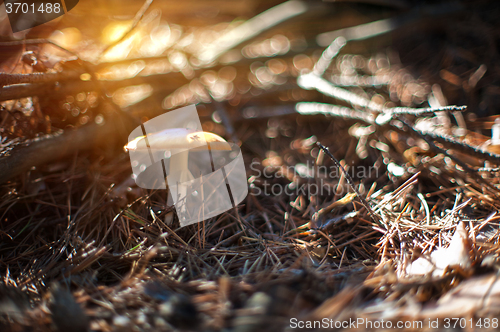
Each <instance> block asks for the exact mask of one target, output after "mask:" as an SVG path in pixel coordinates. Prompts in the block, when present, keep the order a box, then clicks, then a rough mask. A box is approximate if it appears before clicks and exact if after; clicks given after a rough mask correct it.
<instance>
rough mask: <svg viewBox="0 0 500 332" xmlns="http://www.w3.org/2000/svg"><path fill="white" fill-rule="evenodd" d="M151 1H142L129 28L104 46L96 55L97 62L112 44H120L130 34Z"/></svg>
mask: <svg viewBox="0 0 500 332" xmlns="http://www.w3.org/2000/svg"><path fill="white" fill-rule="evenodd" d="M152 3H153V0H146V1H144V4H143V5H142V7H141V8H140V9H139V11H138V12H137V13H136V14H135V17H134V20H133V22H132V25H131V26H130V28H129V29H128V31H127V32H126V33H124V34H123V35H122V37H121V38H120V39H118V40H116V41H115V42H113V43H111V44H109V45H108V46H106V47H105V48H104V50H103V51H102V52H101V54H99V56H98V57H97V62H99V61H100V60H101V59H102V57H103V56H104V55H105V54H106V52H107V51H109V50H110V49H111V48H113V47H114V46H116V45H118V44H120V43H121V42H122V41H124V40H125V39H126V38H127V37H128V36H130V34H131V33H132V32H133V31H134V29H135V28H136V27H137V24H139V22H140V21H141V19H142V17H143V16H144V13H145V12H146V11H147V10H148V8H149V6H150V5H151V4H152Z"/></svg>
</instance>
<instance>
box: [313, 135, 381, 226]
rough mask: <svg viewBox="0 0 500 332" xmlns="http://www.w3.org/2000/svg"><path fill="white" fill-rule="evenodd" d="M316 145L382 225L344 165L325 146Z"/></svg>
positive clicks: (374, 218)
mask: <svg viewBox="0 0 500 332" xmlns="http://www.w3.org/2000/svg"><path fill="white" fill-rule="evenodd" d="M316 145H317V146H318V147H319V148H320V149H321V150H323V152H324V153H326V154H327V156H328V157H330V158H331V159H332V161H333V162H334V163H335V165H336V166H337V167H338V168H339V169H340V170H341V171H342V173H343V174H344V176H345V178H346V180H347V183H349V185H350V186H351V188H352V190H353V191H354V192H355V193H356V195H357V196H358V197H359V200H360V201H361V204H363V206H364V207H365V208H366V210H367V211H368V212H369V213H370V216H371V217H372V219H373V220H374V221H375V222H377V223H380V218H379V217H378V216H377V215H376V214H375V212H374V211H373V210H372V208H371V207H370V204H369V203H368V202H367V201H366V199H365V198H364V197H363V196H361V193H360V192H359V191H358V190H357V189H356V187H355V185H354V181H353V179H352V178H351V176H350V175H349V173H347V172H346V170H345V169H344V167H342V165H341V164H340V162H339V161H338V160H337V158H335V157H334V156H333V154H332V153H331V152H330V151H329V150H328V148H326V147H325V146H323V145H322V144H321V143H320V142H316Z"/></svg>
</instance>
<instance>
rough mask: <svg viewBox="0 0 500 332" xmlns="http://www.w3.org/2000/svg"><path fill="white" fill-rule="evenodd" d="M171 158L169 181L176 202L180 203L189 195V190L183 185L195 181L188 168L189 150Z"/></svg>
mask: <svg viewBox="0 0 500 332" xmlns="http://www.w3.org/2000/svg"><path fill="white" fill-rule="evenodd" d="M170 158H171V159H170V171H169V174H168V177H167V181H168V184H169V187H170V188H169V189H170V193H171V195H172V198H173V199H174V202H178V201H179V200H181V199H183V198H185V197H186V195H187V188H186V186H184V185H183V183H185V182H189V181H192V180H194V176H193V174H191V172H190V171H189V168H188V161H189V150H185V151H182V152H180V153H177V154H174V155H173V156H172V157H170Z"/></svg>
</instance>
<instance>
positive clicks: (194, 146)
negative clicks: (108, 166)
mask: <svg viewBox="0 0 500 332" xmlns="http://www.w3.org/2000/svg"><path fill="white" fill-rule="evenodd" d="M148 146H149V147H148ZM207 148H208V150H209V151H210V150H227V151H229V150H231V146H230V145H229V143H228V142H226V141H225V140H224V139H223V138H222V137H220V136H218V135H216V134H213V133H209V132H204V131H195V130H192V129H185V128H171V129H165V130H162V131H159V132H155V133H151V134H148V135H147V136H140V137H137V138H135V139H134V140H132V141H130V142H129V143H128V144H127V145H125V147H124V149H125V151H137V152H141V151H142V152H148V149H150V150H151V151H153V152H154V151H170V152H171V154H172V155H174V154H175V162H172V160H171V162H170V171H169V174H168V180H169V182H170V183H176V184H177V185H176V186H173V185H170V192H171V194H172V197H173V198H174V202H177V201H178V200H179V199H180V198H182V197H185V196H186V194H187V191H186V190H185V189H184V190H182V189H181V190H180V192H178V190H177V189H178V188H179V184H182V183H185V182H189V181H192V180H194V179H195V178H194V176H193V174H191V172H190V171H189V168H188V159H189V151H204V150H206V149H207ZM176 150H177V151H178V152H176ZM152 162H154V161H152ZM179 195H180V196H179Z"/></svg>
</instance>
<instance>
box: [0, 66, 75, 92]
mask: <svg viewBox="0 0 500 332" xmlns="http://www.w3.org/2000/svg"><path fill="white" fill-rule="evenodd" d="M81 74H83V71H81V72H77V71H63V72H58V73H32V74H7V73H0V87H3V86H5V85H11V84H25V83H53V82H57V81H63V80H69V79H77V78H79V77H80V75H81ZM0 91H1V90H0Z"/></svg>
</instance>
